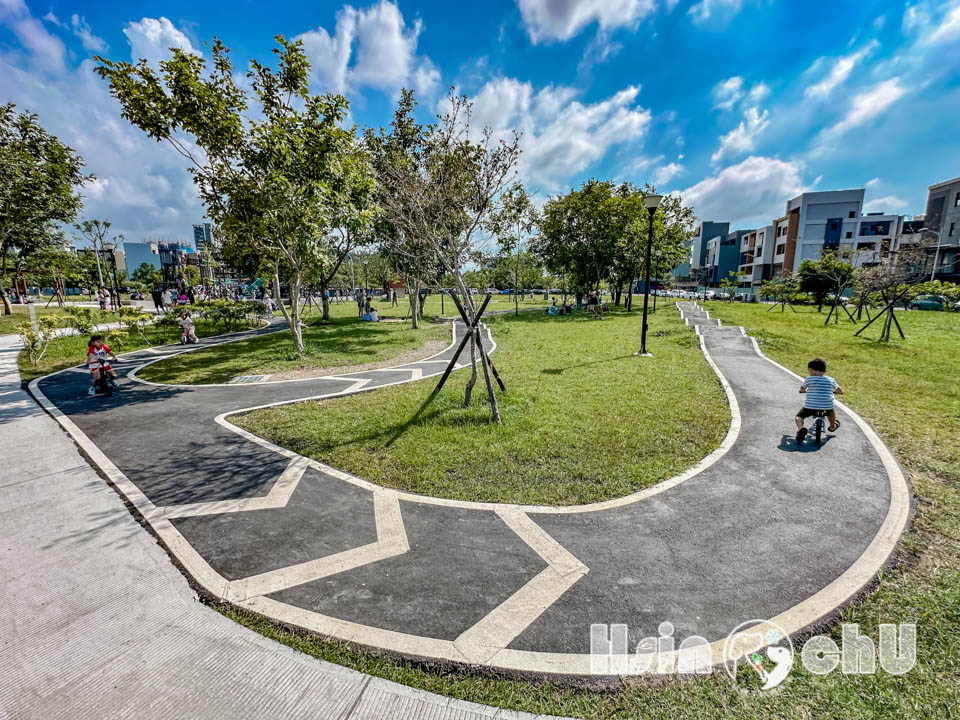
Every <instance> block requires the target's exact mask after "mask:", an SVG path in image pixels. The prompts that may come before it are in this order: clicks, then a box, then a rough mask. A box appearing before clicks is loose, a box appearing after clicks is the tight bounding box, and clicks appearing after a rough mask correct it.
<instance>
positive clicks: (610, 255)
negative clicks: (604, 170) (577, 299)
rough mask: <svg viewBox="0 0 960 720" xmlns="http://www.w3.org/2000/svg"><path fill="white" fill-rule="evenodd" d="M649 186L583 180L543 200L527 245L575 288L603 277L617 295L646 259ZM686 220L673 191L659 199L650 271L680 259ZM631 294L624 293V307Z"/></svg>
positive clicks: (689, 217) (583, 287) (688, 220)
mask: <svg viewBox="0 0 960 720" xmlns="http://www.w3.org/2000/svg"><path fill="white" fill-rule="evenodd" d="M653 192H655V189H654V188H653V187H652V186H650V185H646V186H645V187H644V188H643V189H640V188H636V187H634V186H633V185H630V184H629V183H623V184H621V185H619V186H614V185H613V184H612V183H610V182H599V181H597V180H589V181H587V182H586V183H584V184H583V185H581V187H580V189H579V190H571V191H570V192H569V193H568V194H567V195H564V196H562V197H555V198H551V199H550V200H548V201H547V203H546V204H545V205H544V209H543V217H542V220H541V222H540V235H539V237H538V238H536V239H535V240H534V242H533V243H532V244H531V245H532V248H533V250H534V252H536V253H537V255H538V256H539V257H540V258H541V259H542V260H543V262H544V264H545V265H546V266H547V268H548V269H549V270H550V271H551V272H553V273H556V274H557V275H559V276H561V277H563V276H565V277H567V278H569V280H570V282H572V283H573V284H574V285H575V286H576V287H578V288H580V289H581V291H583V290H591V289H596V288H597V287H599V285H600V283H601V282H603V281H609V282H610V285H611V287H612V288H613V289H614V292H615V296H618V295H619V293H620V292H622V290H623V288H624V287H625V286H630V287H632V285H633V282H634V280H635V279H636V277H637V274H638V273H639V271H640V268H641V267H643V266H644V264H645V262H646V255H647V245H648V242H649V234H648V233H649V222H650V214H649V212H648V211H647V209H646V207H645V206H644V198H645V197H646V195H648V194H651V193H653ZM692 222H693V210H692V209H691V208H688V207H685V206H684V205H683V201H682V199H681V198H680V197H679V196H673V195H668V196H666V197H664V198H663V199H662V201H661V204H660V208H659V209H658V210H657V213H656V214H655V216H654V228H653V230H654V232H653V247H652V257H651V263H652V264H655V268H654V270H655V274H657V272H656V271H657V270H659V268H670V269H672V268H673V267H675V266H676V265H677V264H678V263H679V262H681V261H682V259H683V243H684V241H685V240H686V239H687V236H688V234H689V233H688V231H687V227H689V226H690V225H691V224H692ZM632 297H633V296H632V293H630V294H629V295H628V296H627V307H628V309H630V308H632ZM615 300H616V301H617V302H619V299H618V298H617V297H615Z"/></svg>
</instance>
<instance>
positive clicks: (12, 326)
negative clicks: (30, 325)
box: [0, 303, 62, 335]
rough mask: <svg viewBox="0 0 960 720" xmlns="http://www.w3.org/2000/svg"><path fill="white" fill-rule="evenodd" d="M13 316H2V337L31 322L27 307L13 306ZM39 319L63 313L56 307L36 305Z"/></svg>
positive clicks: (0, 325)
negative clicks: (18, 326) (22, 324)
mask: <svg viewBox="0 0 960 720" xmlns="http://www.w3.org/2000/svg"><path fill="white" fill-rule="evenodd" d="M12 308H13V315H0V335H10V334H12V333H15V332H16V331H17V325H19V324H20V323H25V322H30V311H29V309H28V308H27V306H26V305H13V306H12ZM34 309H35V310H36V311H37V317H40V316H42V315H56V314H57V313H60V312H62V311H61V310H60V308H58V307H57V306H56V305H51V306H50V307H48V308H47V307H44V306H43V305H41V304H39V303H38V304H35V305H34Z"/></svg>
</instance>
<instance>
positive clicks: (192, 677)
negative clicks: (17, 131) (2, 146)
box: [0, 335, 533, 720]
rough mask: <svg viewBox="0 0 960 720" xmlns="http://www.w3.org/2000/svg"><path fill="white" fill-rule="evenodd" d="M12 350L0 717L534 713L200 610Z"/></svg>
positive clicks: (1, 366)
mask: <svg viewBox="0 0 960 720" xmlns="http://www.w3.org/2000/svg"><path fill="white" fill-rule="evenodd" d="M18 342H19V341H18V338H17V337H16V336H9V335H8V336H0V447H2V448H3V460H4V463H3V473H2V475H0V576H2V577H3V583H2V585H0V718H18V719H19V718H44V720H49V719H53V718H60V717H64V718H114V717H137V718H163V719H164V720H168V719H169V718H178V717H189V718H300V717H303V718H307V717H309V718H320V719H323V720H333V719H336V718H367V719H373V718H404V719H407V718H431V719H435V720H445V719H446V718H451V719H452V718H457V719H458V720H470V719H472V718H518V719H519V718H532V717H533V716H531V715H528V714H523V713H514V712H510V711H504V710H498V709H497V708H492V707H485V706H481V705H475V704H473V703H466V702H462V701H456V700H450V699H448V698H444V697H441V696H438V695H433V694H430V693H425V692H421V691H416V690H412V689H409V688H406V687H404V686H401V685H397V684H395V683H391V682H388V681H384V680H380V679H377V678H371V677H369V676H366V675H363V674H361V673H358V672H354V671H352V670H347V669H345V668H342V667H339V666H336V665H332V664H330V663H326V662H323V661H320V660H316V659H314V658H310V657H308V656H305V655H302V654H300V653H297V652H295V651H293V650H290V649H289V648H286V647H284V646H282V645H280V644H278V643H275V642H273V641H270V640H267V639H265V638H263V637H261V636H260V635H257V634H256V633H254V632H252V631H249V630H247V629H245V628H243V627H241V626H239V625H237V624H235V623H233V622H231V621H230V620H228V619H226V618H224V617H223V616H221V615H219V614H218V613H216V612H214V611H213V610H210V609H208V608H206V607H205V606H203V605H201V604H200V603H199V602H198V601H197V599H196V596H195V594H194V593H193V591H192V590H191V589H190V588H189V586H188V585H187V582H186V580H185V579H184V577H183V576H182V575H181V574H180V573H179V572H178V571H177V570H176V568H175V567H174V566H173V565H172V564H171V562H170V560H169V558H168V557H167V555H166V553H165V552H164V551H163V549H162V548H161V547H160V546H159V545H158V544H157V542H156V541H155V540H154V538H153V537H152V536H151V535H150V534H148V533H147V532H146V531H145V530H144V529H143V528H142V527H140V525H139V524H138V523H137V522H136V521H135V520H134V519H133V517H132V516H131V515H130V513H129V511H128V510H127V509H126V507H125V506H124V505H123V503H122V502H121V500H120V498H119V497H118V496H117V494H116V493H115V492H114V491H113V490H112V489H111V488H110V487H109V486H108V485H107V484H106V482H105V481H104V480H103V479H102V478H100V477H99V476H98V475H97V474H96V473H95V472H94V471H93V470H92V469H91V468H90V466H89V465H88V464H87V463H86V461H85V460H84V459H83V457H82V456H81V455H80V454H79V452H78V450H77V448H76V446H75V445H74V443H73V441H72V440H71V439H70V438H69V437H68V436H67V435H66V434H64V433H63V431H62V430H61V429H60V427H59V426H58V425H57V423H56V422H54V421H53V420H52V419H51V418H50V417H48V416H47V415H46V414H45V413H44V412H43V411H42V410H41V409H40V408H39V407H38V406H37V405H36V403H34V401H33V400H32V399H31V398H30V396H29V395H28V394H27V393H25V392H23V391H21V389H20V380H19V374H18V372H17V367H16V357H17V352H18V350H19V347H18ZM102 431H103V432H110V428H109V427H108V426H107V425H104V426H103V427H102Z"/></svg>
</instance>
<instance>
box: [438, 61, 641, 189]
mask: <svg viewBox="0 0 960 720" xmlns="http://www.w3.org/2000/svg"><path fill="white" fill-rule="evenodd" d="M639 92H640V88H639V87H627V88H625V89H623V90H621V91H620V92H618V93H616V94H614V95H612V96H611V97H609V98H607V99H605V100H601V101H598V102H595V103H582V102H580V101H579V100H577V99H576V95H577V91H576V90H574V89H573V88H570V87H564V86H553V85H550V86H547V87H545V88H543V89H541V90H539V91H535V90H534V89H533V86H532V85H531V84H530V83H528V82H521V81H519V80H516V79H515V78H498V79H496V80H491V81H489V82H488V83H486V84H485V85H484V86H483V87H482V88H481V90H480V92H479V93H477V94H476V95H475V96H474V97H472V98H471V99H472V101H473V121H472V128H473V131H474V132H476V133H479V132H480V130H481V129H482V128H483V127H484V126H488V127H490V128H491V130H492V131H493V133H494V137H495V138H496V137H504V136H506V135H507V134H508V133H509V132H510V130H517V131H518V132H521V133H522V134H523V137H522V139H521V148H522V150H523V154H522V155H521V156H520V163H519V171H520V175H521V177H522V178H523V179H524V181H525V182H526V183H528V184H529V185H531V186H538V185H542V186H544V187H545V188H546V189H547V190H551V191H552V190H557V189H559V188H560V187H561V186H562V185H563V184H564V183H565V182H566V181H567V180H569V179H570V178H573V177H575V176H576V175H577V174H579V173H581V172H583V171H584V170H586V169H587V168H589V167H590V166H591V165H593V164H594V163H596V162H598V161H600V160H602V159H603V158H604V157H605V156H606V154H607V152H608V151H609V150H610V149H612V148H613V147H615V146H617V145H622V144H625V143H631V142H634V141H636V140H638V139H640V138H641V137H643V136H644V134H645V133H646V131H647V128H648V127H649V125H650V111H649V110H646V109H644V108H642V107H640V106H639V105H637V104H636V99H637V95H638V94H639ZM443 109H444V108H443V105H442V103H441V105H440V107H438V110H440V111H442V110H443Z"/></svg>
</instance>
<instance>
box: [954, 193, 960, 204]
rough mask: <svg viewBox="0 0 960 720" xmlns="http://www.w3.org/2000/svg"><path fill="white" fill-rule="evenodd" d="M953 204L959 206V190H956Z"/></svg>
mask: <svg viewBox="0 0 960 720" xmlns="http://www.w3.org/2000/svg"><path fill="white" fill-rule="evenodd" d="M953 206H954V207H960V192H958V193H957V196H956V197H955V198H954V199H953Z"/></svg>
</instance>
